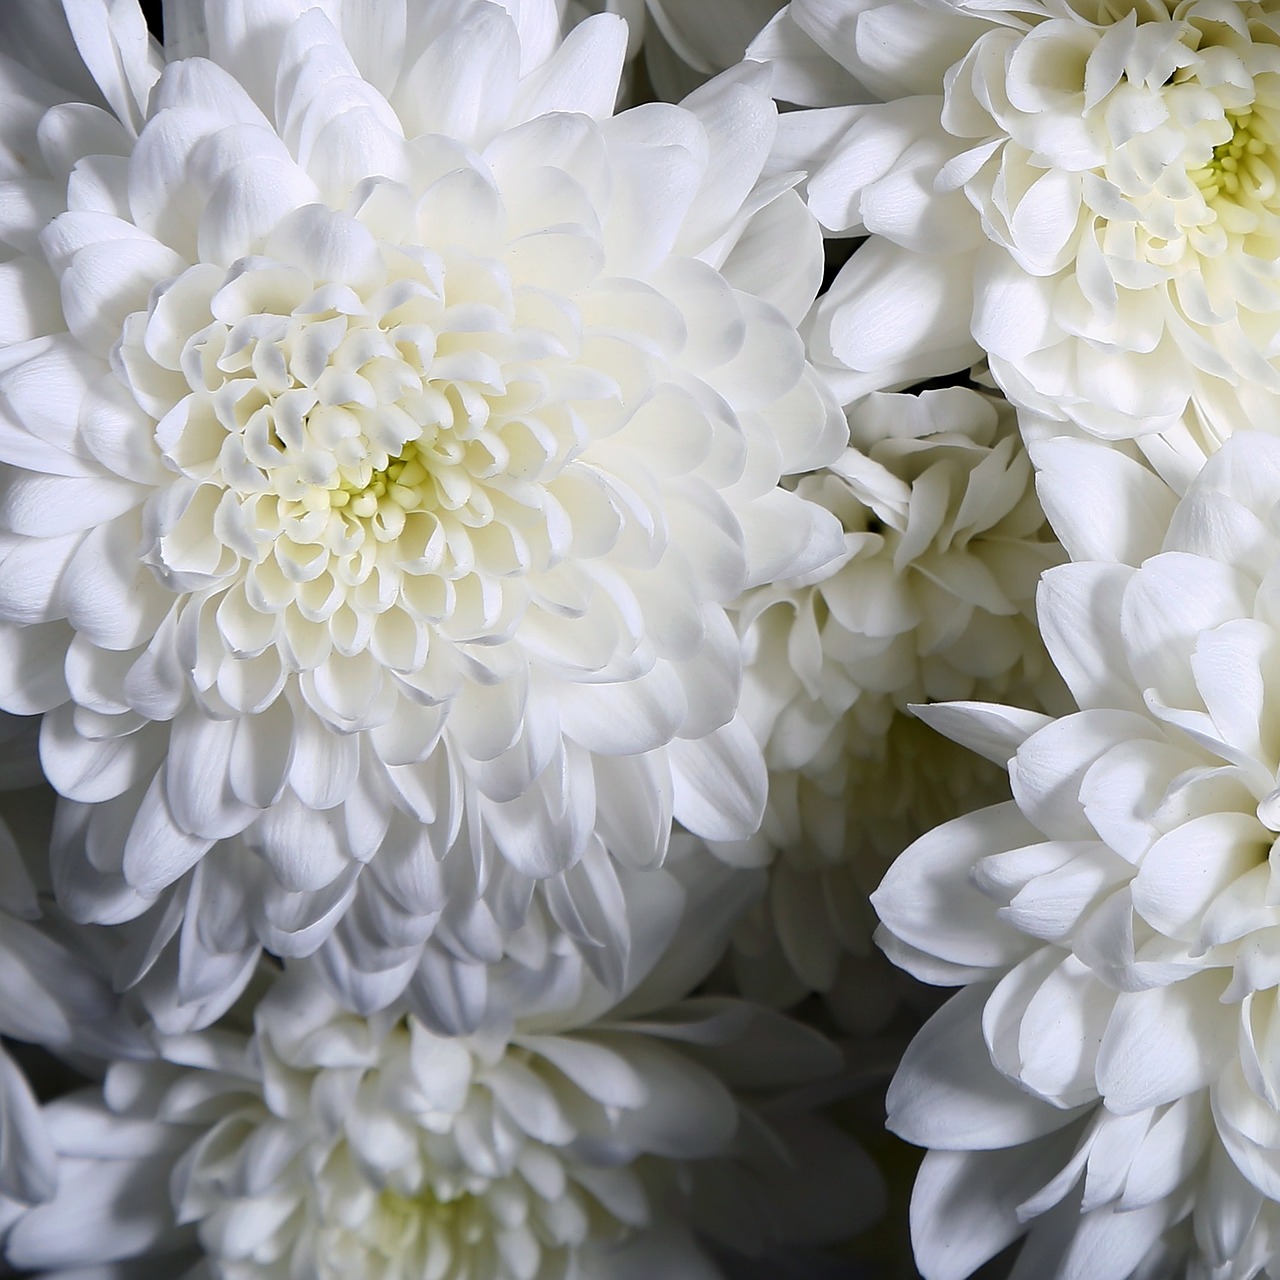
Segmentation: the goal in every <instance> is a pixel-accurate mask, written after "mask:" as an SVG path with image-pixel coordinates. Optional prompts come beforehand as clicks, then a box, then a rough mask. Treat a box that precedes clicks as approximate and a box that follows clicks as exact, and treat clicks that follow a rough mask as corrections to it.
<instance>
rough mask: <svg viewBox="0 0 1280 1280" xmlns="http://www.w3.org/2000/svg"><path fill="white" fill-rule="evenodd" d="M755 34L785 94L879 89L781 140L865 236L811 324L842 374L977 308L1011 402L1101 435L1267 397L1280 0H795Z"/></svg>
mask: <svg viewBox="0 0 1280 1280" xmlns="http://www.w3.org/2000/svg"><path fill="white" fill-rule="evenodd" d="M814 41H816V42H817V43H818V44H819V45H820V46H821V47H822V48H823V49H824V50H825V51H826V52H827V53H828V54H830V55H831V56H832V57H834V58H835V59H837V60H838V62H839V64H840V65H839V67H836V65H835V64H834V63H829V69H828V70H821V69H819V68H820V63H818V62H817V60H816V59H814V57H813V55H814V53H815V52H816V50H815V49H814V43H813V42H814ZM751 52H752V56H754V57H760V58H764V59H770V60H773V59H777V60H778V61H779V64H780V66H781V67H782V76H783V82H782V83H781V84H780V85H779V89H778V91H779V92H780V93H782V94H784V95H787V94H790V95H791V96H795V97H796V98H797V100H799V101H802V102H806V103H810V104H813V105H825V104H828V103H831V102H833V101H843V102H854V103H865V102H866V101H867V99H868V98H871V99H880V100H882V101H881V102H877V103H875V104H874V105H859V106H854V107H852V108H847V109H845V110H844V111H843V112H842V111H840V110H835V111H828V112H822V113H817V114H816V115H813V116H812V117H811V118H810V117H808V113H802V114H801V115H799V116H797V117H795V118H794V119H793V120H791V121H789V122H788V124H789V126H791V129H792V134H791V137H790V140H789V142H788V143H787V144H786V145H785V146H784V147H783V150H784V152H788V151H790V150H792V149H793V148H794V147H797V146H798V147H799V148H800V150H802V151H807V152H808V153H809V154H810V155H812V156H815V157H816V158H817V160H818V167H819V172H817V173H816V175H815V176H814V178H813V180H812V182H811V183H810V187H809V193H810V198H811V202H812V207H813V208H814V210H815V212H816V213H817V214H818V215H819V217H820V218H821V220H822V221H823V222H824V224H825V225H827V226H828V227H830V228H831V229H833V230H837V231H855V232H856V231H858V230H865V231H868V232H871V233H873V237H874V238H873V240H872V241H871V243H870V244H869V245H868V246H866V247H865V248H864V249H862V250H860V251H859V252H858V254H856V255H855V257H854V259H853V262H852V263H851V264H850V267H849V268H848V269H847V271H846V273H845V276H844V278H843V279H842V280H841V281H840V282H839V283H838V284H837V285H836V286H835V287H834V288H833V289H832V290H831V292H830V294H829V295H828V296H827V298H826V300H825V301H824V303H823V304H822V307H821V308H820V317H819V322H818V325H817V336H818V341H819V342H821V343H825V344H826V346H827V347H828V349H829V350H828V354H829V357H830V358H831V360H832V361H833V363H834V365H835V366H838V367H843V368H844V369H845V371H846V374H845V377H846V380H847V381H849V382H851V383H853V384H856V385H860V386H866V385H879V386H884V385H886V381H885V379H886V378H889V379H892V378H893V377H894V376H895V374H894V369H895V366H896V364H898V363H899V362H900V361H901V360H903V359H904V358H907V357H910V356H911V355H912V354H913V353H914V354H915V356H916V358H917V359H919V358H920V354H921V352H922V351H926V352H928V353H929V356H930V359H931V362H932V363H933V365H934V368H933V369H932V370H931V371H932V372H945V371H947V370H950V369H954V368H959V367H963V366H964V365H965V364H967V363H968V361H969V360H970V359H971V358H972V355H973V349H972V346H971V342H972V339H971V338H970V331H971V333H972V338H973V339H976V340H977V342H978V343H980V344H981V346H982V347H983V348H984V349H985V350H986V351H987V352H988V353H989V355H990V362H991V368H992V371H993V373H994V374H995V375H996V377H997V379H998V380H999V381H1000V383H1001V385H1002V386H1003V387H1004V389H1005V391H1006V392H1007V393H1008V394H1009V396H1010V397H1011V398H1012V399H1014V400H1015V401H1016V402H1019V403H1021V404H1024V405H1028V406H1030V407H1032V408H1035V409H1038V410H1041V411H1043V412H1045V413H1048V414H1050V415H1052V416H1054V417H1057V418H1059V419H1061V418H1063V417H1064V416H1065V417H1068V418H1070V419H1071V420H1073V421H1074V422H1076V423H1078V424H1079V425H1081V426H1082V427H1084V428H1086V429H1088V430H1089V431H1091V432H1094V433H1097V434H1100V435H1102V436H1105V437H1125V436H1134V435H1141V434H1144V433H1150V432H1156V431H1161V430H1164V429H1167V428H1178V429H1181V427H1182V425H1183V423H1184V419H1185V425H1187V426H1189V427H1190V429H1191V431H1192V433H1193V435H1194V436H1195V438H1196V439H1197V441H1198V442H1199V443H1200V444H1202V445H1203V446H1205V447H1207V448H1212V447H1214V446H1216V444H1217V443H1218V442H1220V441H1221V440H1222V439H1223V438H1224V437H1225V436H1227V435H1229V434H1230V433H1231V432H1232V431H1233V430H1235V429H1236V428H1237V426H1238V425H1239V424H1240V423H1241V422H1247V423H1251V424H1256V423H1259V422H1260V421H1262V420H1265V419H1266V418H1269V417H1272V416H1274V415H1275V412H1276V406H1277V403H1278V401H1277V394H1278V393H1280V358H1278V357H1277V354H1276V352H1277V345H1278V337H1280V327H1278V326H1277V321H1276V317H1277V315H1280V285H1278V283H1277V279H1276V275H1275V271H1274V265H1273V264H1274V261H1275V258H1276V256H1277V247H1278V246H1280V239H1278V236H1280V186H1278V185H1277V179H1278V177H1280V11H1278V10H1277V9H1276V7H1275V6H1274V5H1272V4H1270V3H1240V2H1238V0H1180V2H1179V3H1172V2H1170V3H1165V2H1164V0H1133V2H1132V3H1121V4H1111V3H1107V2H1105V0H1067V2H1064V3H1051V2H1049V0H1029V2H1028V3H1008V4H1006V3H989V2H987V0H941V2H938V3H934V2H932V0H794V2H793V3H792V4H791V5H790V6H789V9H788V11H787V13H786V15H784V17H783V18H782V19H781V20H780V21H779V22H778V23H777V24H776V25H774V26H772V27H771V28H770V30H769V31H768V32H767V33H766V34H765V36H764V37H762V39H761V40H760V41H759V42H757V44H756V45H754V46H753V48H752V51H751ZM845 72H847V73H849V74H850V75H852V76H853V77H854V78H855V80H856V81H857V82H858V84H859V86H860V90H861V92H858V91H853V90H847V89H846V90H843V91H842V90H841V87H840V85H841V76H842V75H843V74H844V73H845ZM842 93H843V96H841V94H842ZM850 371H853V372H850Z"/></svg>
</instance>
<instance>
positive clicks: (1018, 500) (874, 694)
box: [740, 387, 1062, 1004]
mask: <svg viewBox="0 0 1280 1280" xmlns="http://www.w3.org/2000/svg"><path fill="white" fill-rule="evenodd" d="M849 417H850V422H851V428H852V437H853V440H854V442H855V446H856V447H854V448H851V449H849V450H848V451H847V452H846V453H845V455H844V456H843V457H842V458H840V459H839V460H838V461H836V462H835V463H833V464H832V465H831V467H830V468H829V469H827V470H825V471H821V472H817V473H815V474H813V475H809V476H805V477H804V478H802V479H801V480H800V482H799V485H798V489H799V491H800V492H801V493H803V494H804V495H805V496H807V497H809V498H811V499H812V500H813V501H815V502H819V503H821V504H822V505H823V506H825V507H827V508H828V509H829V510H831V511H833V512H834V513H835V514H836V515H837V516H838V517H839V518H840V521H841V524H842V526H843V528H844V531H845V549H844V554H843V555H842V556H841V557H839V558H838V559H836V560H834V561H832V562H831V563H830V564H829V565H827V566H825V567H824V568H822V569H821V570H818V571H817V572H815V573H812V574H809V575H807V576H805V577H803V578H799V579H792V580H786V581H781V582H777V583H772V584H770V585H768V586H765V587H762V588H760V589H758V590H756V591H754V592H750V593H748V595H747V596H746V597H745V599H744V601H743V602H742V605H741V622H740V625H741V626H742V628H743V629H744V634H745V635H746V638H747V652H748V663H747V668H746V683H745V687H744V692H743V708H744V712H745V714H746V715H747V717H748V719H749V720H750V722H751V723H752V725H753V727H754V728H755V730H756V732H757V733H758V735H759V737H760V740H761V742H762V743H763V744H764V749H765V760H766V763H767V764H768V766H769V770H770V776H769V803H768V805H767V806H766V810H765V817H764V823H763V826H762V828H761V831H760V833H759V834H758V835H757V836H756V837H754V838H753V840H752V841H751V849H752V850H753V851H754V853H755V857H756V859H757V860H763V859H766V858H767V857H768V856H769V853H770V851H772V850H780V851H781V858H780V860H779V861H778V863H777V865H776V866H775V867H774V868H773V871H772V873H771V875H772V881H771V889H770V897H769V903H768V905H767V907H766V908H765V912H766V915H768V916H770V917H771V918H772V920H773V923H774V925H775V927H776V929H777V933H778V941H779V942H780V944H781V948H782V951H783V953H784V954H785V956H786V957H787V960H788V961H789V966H788V967H790V968H791V969H793V970H794V973H795V975H796V976H797V977H798V978H799V979H800V984H801V989H802V990H823V991H827V990H830V989H831V988H832V987H833V985H834V984H836V982H837V975H838V974H840V973H841V972H842V971H847V975H848V980H847V981H845V982H844V983H842V984H841V985H843V986H845V987H848V988H852V987H854V986H856V985H857V984H858V983H859V982H860V981H861V976H860V975H861V966H860V965H854V964H852V963H851V959H850V953H851V952H857V953H861V954H864V955H865V954H866V953H867V951H868V950H869V944H870V931H869V927H868V926H869V923H870V913H869V911H868V910H867V908H866V895H867V894H868V893H869V892H870V891H871V890H872V889H873V888H874V887H875V885H876V884H877V883H878V881H879V879H880V876H881V874H882V873H883V871H884V869H885V867H886V866H887V865H888V863H889V862H890V861H891V860H892V858H894V857H895V856H896V855H897V854H898V853H900V852H901V851H902V850H903V849H904V848H905V847H906V846H907V844H909V843H910V842H911V841H912V840H913V839H915V838H916V836H918V835H920V834H921V833H922V832H924V831H926V830H927V829H928V828H929V827H930V826H932V825H934V824H935V823H938V822H942V821H945V820H947V819H949V818H952V817H955V816H956V815H957V814H959V813H962V812H964V811H965V810H966V809H970V808H976V807H979V806H980V805H982V804H985V803H988V802H990V801H992V800H995V799H999V798H1002V795H1003V775H1002V774H1001V773H1000V771H999V770H997V769H994V768H993V767H992V766H991V765H990V764H988V763H987V762H985V761H981V760H975V759H974V758H972V757H968V758H966V757H967V756H968V753H966V752H964V751H961V750H959V749H957V748H956V747H955V746H954V745H953V744H951V743H950V742H948V741H946V740H945V739H942V738H939V737H938V736H937V735H936V734H935V733H934V732H933V731H932V730H931V729H928V728H926V727H925V726H924V725H922V724H920V723H919V722H918V721H915V720H914V719H913V717H912V716H911V713H910V711H909V710H908V708H909V707H910V706H911V704H913V703H928V702H937V701H943V700H949V699H969V698H993V699H994V698H999V699H1001V700H1007V701H1011V702H1014V703H1016V704H1018V705H1020V706H1029V707H1034V708H1036V709H1043V708H1044V707H1046V706H1053V705H1054V704H1055V700H1056V701H1058V702H1060V701H1061V696H1060V685H1059V682H1058V680H1057V677H1056V675H1055V673H1054V672H1053V668H1052V665H1051V664H1050V662H1049V658H1048V655H1047V654H1046V653H1045V651H1044V646H1043V644H1042V642H1041V640H1040V634H1039V632H1038V630H1037V629H1036V622H1035V609H1034V601H1035V592H1036V585H1037V582H1038V581H1039V576H1040V574H1041V573H1042V572H1043V570H1045V569H1046V568H1048V567H1049V566H1050V565H1052V564H1056V563H1057V562H1058V561H1059V560H1060V559H1061V558H1062V551H1061V548H1060V547H1059V546H1058V543H1057V541H1056V539H1055V538H1054V537H1053V535H1052V533H1051V532H1050V530H1049V528H1048V525H1047V524H1046V522H1045V516H1044V512H1043V511H1042V510H1041V508H1040V504H1039V502H1038V500H1037V498H1036V494H1035V491H1034V488H1033V486H1032V483H1031V481H1032V470H1031V464H1030V462H1029V460H1028V458H1027V455H1026V452H1025V451H1024V449H1023V448H1022V445H1021V441H1020V440H1019V437H1018V432H1017V427H1016V424H1015V422H1014V415H1013V412H1012V410H1011V409H1010V408H1009V406H1008V405H1007V404H1006V403H1005V402H1003V401H1002V400H999V399H998V398H996V397H994V396H988V395H984V394H981V393H979V392H976V391H970V390H966V389H964V388H959V387H956V388H949V389H945V390H936V391H926V392H924V393H922V394H920V395H891V394H883V393H877V394H873V395H871V396H869V397H868V398H867V399H866V400H865V401H863V402H861V403H859V404H857V405H855V406H853V407H852V408H851V409H850V411H849ZM756 923H757V927H756V928H755V929H752V930H749V931H747V932H744V934H743V936H742V945H741V947H740V955H741V957H742V959H743V960H744V961H746V960H747V957H749V956H751V955H752V953H756V958H755V960H754V961H753V962H752V963H751V964H750V965H749V966H748V969H747V970H744V972H750V971H751V970H755V971H756V972H755V974H754V981H753V985H754V983H758V981H759V980H760V977H761V976H762V974H761V973H760V969H761V960H762V957H761V956H760V954H759V953H760V951H761V948H762V945H764V943H765V940H766V939H767V936H768V934H767V931H766V933H765V934H764V935H763V936H762V935H761V934H760V931H759V927H758V926H759V923H760V922H759V921H757V922H756ZM856 998H857V997H856V993H855V992H854V991H853V990H852V989H850V990H849V991H848V992H847V994H846V996H845V997H844V998H843V999H842V1000H841V1003H846V1004H847V1003H849V1002H850V1001H852V1000H855V999H856Z"/></svg>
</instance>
